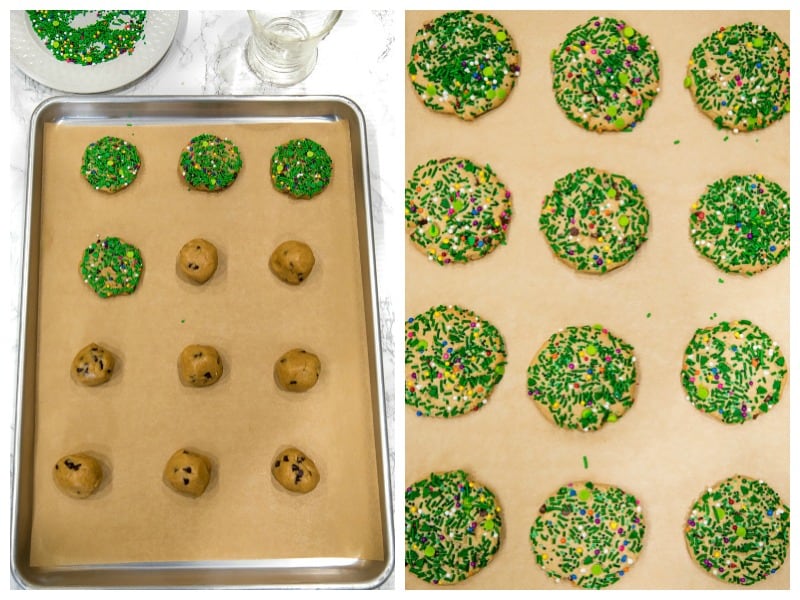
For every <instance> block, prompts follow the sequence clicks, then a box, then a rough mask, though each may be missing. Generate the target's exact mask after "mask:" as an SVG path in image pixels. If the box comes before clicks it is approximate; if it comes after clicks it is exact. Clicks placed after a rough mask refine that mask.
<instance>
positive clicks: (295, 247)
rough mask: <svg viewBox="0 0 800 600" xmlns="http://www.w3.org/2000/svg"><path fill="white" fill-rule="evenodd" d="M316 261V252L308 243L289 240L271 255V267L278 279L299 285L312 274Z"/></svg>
mask: <svg viewBox="0 0 800 600" xmlns="http://www.w3.org/2000/svg"><path fill="white" fill-rule="evenodd" d="M314 262H315V261H314V253H313V252H312V251H311V247H310V246H309V245H308V244H305V243H303V242H298V241H296V240H289V241H287V242H283V243H282V244H281V245H280V246H278V247H277V248H275V250H274V251H273V252H272V256H270V257H269V268H270V269H271V270H272V272H273V273H275V275H276V276H277V277H278V279H280V280H282V281H285V282H286V283H290V284H292V285H299V284H301V283H302V282H303V281H305V280H306V279H307V278H308V276H309V275H310V274H311V269H313V268H314Z"/></svg>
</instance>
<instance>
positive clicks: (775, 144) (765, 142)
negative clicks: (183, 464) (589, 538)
mask: <svg viewBox="0 0 800 600" xmlns="http://www.w3.org/2000/svg"><path fill="white" fill-rule="evenodd" d="M437 14H439V13H435V12H414V13H408V14H407V16H406V49H407V52H406V55H408V49H409V48H410V46H411V43H412V40H413V36H414V32H415V31H416V29H417V28H418V27H419V26H420V25H421V24H422V23H424V22H425V21H427V20H429V19H431V18H433V17H435V16H436V15H437ZM493 14H494V15H495V16H496V17H498V18H499V19H500V20H501V21H502V22H503V24H504V25H505V26H506V27H507V28H508V30H509V31H510V32H511V35H512V36H513V38H514V40H515V41H516V43H517V45H518V48H519V51H520V56H521V67H522V71H521V75H520V78H519V80H518V82H517V85H516V87H515V89H514V91H513V92H512V93H511V95H510V96H509V99H508V100H507V101H506V103H505V104H504V105H503V106H501V107H499V108H498V109H496V110H494V111H492V112H491V113H489V114H487V115H484V116H482V117H480V118H479V119H477V120H476V121H474V122H472V123H464V122H461V121H460V120H459V119H457V118H455V117H452V116H443V115H438V114H435V113H433V112H431V111H430V110H428V109H426V108H425V107H424V106H423V104H422V103H421V102H420V101H419V100H418V99H417V98H415V97H414V92H413V89H412V87H411V85H410V83H409V82H408V81H406V176H407V177H409V176H410V175H411V174H412V173H413V170H414V168H415V167H416V166H417V165H418V164H420V163H422V162H425V161H427V160H428V159H430V158H439V157H444V156H453V155H461V156H464V157H466V158H470V159H472V160H474V161H476V162H482V163H484V164H485V163H489V164H491V166H492V168H493V169H494V170H495V172H496V173H497V174H498V177H499V178H500V179H501V181H503V182H504V183H505V184H506V185H507V186H508V187H509V188H510V189H511V192H512V201H513V203H514V204H513V209H514V214H513V217H512V221H511V224H510V227H509V241H508V245H507V246H504V247H500V248H499V249H497V250H496V251H495V252H494V253H493V254H491V255H489V256H488V257H486V258H483V259H481V260H479V261H477V262H475V263H473V264H467V265H454V266H451V267H449V268H444V267H440V266H439V265H436V264H434V263H429V262H428V260H427V258H426V257H425V256H424V255H423V254H422V253H421V252H419V251H418V250H416V249H415V248H413V247H412V245H411V243H410V242H409V241H408V240H407V241H406V282H407V287H406V313H407V315H415V314H418V313H419V312H422V311H423V310H425V309H427V308H428V307H430V306H432V305H434V304H439V303H443V304H460V305H461V306H465V307H468V308H471V309H472V310H474V311H476V312H477V313H478V314H480V315H481V316H483V317H484V318H486V319H488V320H490V321H491V322H492V323H494V324H495V325H496V326H497V327H498V328H499V329H500V331H501V333H502V334H503V335H504V337H505V340H506V345H507V350H508V365H507V367H506V371H505V376H504V377H503V380H502V381H501V382H500V383H499V384H498V386H497V388H496V390H495V393H494V395H493V396H492V398H491V399H490V400H489V403H488V404H487V405H486V406H485V407H484V408H483V409H481V410H480V411H479V412H477V413H472V414H469V415H466V416H464V417H458V418H455V419H450V420H442V419H431V418H419V417H416V416H414V413H413V411H412V410H410V409H407V410H406V481H407V482H408V483H411V482H413V481H416V480H418V479H420V478H422V477H424V476H426V475H428V474H429V473H430V472H431V471H441V470H449V469H456V468H463V469H465V470H466V471H467V472H469V473H470V474H471V475H472V477H473V478H474V479H476V480H479V481H481V482H482V483H484V484H486V485H487V486H489V487H490V488H492V489H493V490H494V491H495V493H496V495H497V497H498V499H499V502H500V503H501V505H502V507H503V513H504V524H503V525H504V532H503V540H502V546H501V548H500V551H499V552H498V553H497V554H496V555H495V558H494V560H493V561H492V563H490V564H489V566H488V567H487V568H486V569H484V570H483V571H481V572H480V573H478V574H477V575H476V576H474V577H472V578H471V579H469V580H467V581H466V582H464V583H462V584H459V585H458V586H457V587H458V588H459V589H469V588H489V589H491V588H538V589H559V588H560V589H566V588H571V587H572V586H571V585H569V584H568V583H566V582H564V583H562V584H561V585H560V586H559V585H556V584H555V583H554V582H553V581H552V580H549V579H548V578H547V576H546V575H545V573H544V571H543V570H542V569H541V568H540V567H538V566H537V565H536V563H535V559H534V556H533V553H532V551H531V548H530V542H529V539H528V535H529V532H530V527H531V525H532V523H533V522H534V520H535V518H536V516H537V515H538V508H539V506H540V505H541V504H542V502H543V501H544V500H545V498H546V497H547V496H549V495H550V494H551V493H553V492H554V491H556V490H557V489H558V488H559V487H560V486H561V485H563V484H564V483H567V482H569V481H578V480H586V479H591V480H593V481H597V482H603V483H610V484H614V485H617V486H618V487H621V488H623V489H624V490H626V491H628V492H630V493H632V494H634V495H636V496H637V497H638V498H639V499H640V500H641V503H642V507H643V512H644V516H645V519H646V524H647V532H646V536H645V547H644V550H643V553H642V555H641V556H640V559H639V561H638V564H635V565H633V566H632V567H631V569H630V571H629V572H628V573H627V574H626V575H625V576H624V577H623V578H622V579H621V580H620V581H619V582H618V583H617V584H616V585H615V586H614V589H634V588H639V589H641V588H708V589H717V588H718V589H731V588H732V587H733V586H730V585H728V584H725V583H721V582H719V581H717V580H716V579H715V578H714V577H712V576H710V575H709V574H707V573H705V572H704V571H703V570H702V569H701V568H700V567H699V566H697V565H696V564H694V562H693V561H692V560H691V558H690V557H689V554H688V552H687V550H686V546H685V542H684V537H683V526H684V523H685V519H686V516H687V514H688V511H689V509H690V507H691V505H692V504H693V502H694V500H695V499H696V498H697V497H698V496H699V495H700V494H701V493H702V492H703V490H704V489H705V488H706V487H707V486H708V485H710V484H713V483H715V482H717V481H719V480H721V479H724V478H726V477H728V476H730V475H733V474H735V473H741V474H744V475H749V476H752V477H756V478H761V479H764V480H765V481H766V482H767V483H769V484H770V485H771V486H772V487H773V488H774V489H775V490H777V491H778V493H780V495H781V497H782V499H783V501H784V502H785V503H786V504H789V500H790V498H789V389H788V386H787V388H786V389H784V393H783V399H782V401H781V402H780V403H779V404H778V405H777V406H776V407H775V408H773V409H772V410H770V412H769V413H767V414H766V415H762V416H761V417H760V418H759V419H757V420H756V421H751V422H748V423H745V424H743V425H741V426H738V425H725V424H723V423H720V422H718V421H717V420H715V419H713V418H712V417H709V416H707V415H704V414H702V413H700V412H699V411H697V410H696V409H695V408H694V407H693V406H692V405H691V404H690V403H689V402H688V401H687V400H686V399H685V394H684V391H683V388H682V386H681V383H680V378H679V373H680V370H681V362H682V357H683V351H684V349H685V347H686V344H687V343H688V342H689V340H690V338H691V336H692V334H693V333H694V331H695V329H696V328H698V327H705V326H708V325H712V324H715V323H718V322H719V321H721V320H732V319H737V318H749V319H751V320H753V321H754V322H755V323H757V324H759V325H760V326H761V327H763V328H764V329H765V330H766V331H767V332H768V333H769V334H770V335H771V336H772V337H773V339H774V340H775V341H776V342H777V343H778V344H779V345H780V346H781V349H782V351H783V352H784V353H785V354H786V356H787V361H788V360H789V356H788V350H789V264H788V260H787V261H784V262H783V263H782V264H780V265H779V266H777V267H774V268H772V269H770V270H768V271H766V272H764V273H761V274H759V275H757V276H755V277H752V278H747V277H742V276H736V275H729V274H726V273H723V272H722V271H719V270H717V268H716V267H715V266H714V265H713V264H712V263H711V262H709V261H707V260H705V259H703V258H701V257H700V255H699V254H698V253H697V252H696V251H695V250H694V248H693V247H692V244H691V241H690V239H689V225H688V222H689V221H688V219H689V213H690V206H691V204H692V202H693V201H694V200H695V199H697V198H698V197H699V196H700V194H702V193H703V191H704V190H705V186H706V185H707V184H709V183H711V182H713V181H715V180H716V179H719V178H721V177H727V176H730V175H733V174H735V173H754V172H755V173H763V174H764V176H765V177H767V178H770V179H772V180H774V181H776V182H778V183H779V184H780V185H781V186H783V187H784V189H786V190H787V191H788V190H789V118H786V117H785V118H784V119H783V120H782V121H781V122H779V123H776V124H774V125H773V126H772V127H770V128H768V129H766V130H762V131H756V132H751V133H746V134H739V135H738V136H735V135H733V133H731V132H728V131H724V130H723V131H718V130H717V129H716V127H715V126H714V125H713V123H712V122H711V121H710V120H709V119H708V118H707V117H705V116H704V115H703V114H701V113H700V112H699V110H698V109H697V108H696V107H695V106H694V104H693V102H692V99H691V96H690V94H689V93H688V92H687V91H686V90H685V89H684V88H683V78H684V77H685V71H686V64H687V62H688V60H689V56H690V54H691V51H692V49H693V48H694V46H695V45H696V44H697V43H698V42H699V41H700V40H701V39H702V38H703V37H704V36H706V35H708V34H709V33H711V32H712V31H714V30H716V29H718V28H719V27H720V26H727V25H732V24H734V23H739V22H744V21H745V20H752V21H754V22H759V23H763V24H764V25H766V26H767V27H770V28H772V29H773V30H775V31H776V32H777V33H778V34H779V35H780V36H781V38H782V39H783V40H784V41H785V42H787V43H788V42H789V13H788V12H725V13H722V12H719V13H713V12H691V13H687V12H683V13H681V12H611V13H605V14H606V15H607V16H613V17H617V18H624V19H627V20H628V21H629V22H630V24H631V25H632V26H633V27H634V28H636V29H638V30H639V31H641V32H644V33H646V34H648V35H650V38H651V40H652V42H653V44H654V45H655V47H656V49H657V50H658V52H659V55H660V58H661V92H660V94H659V95H658V96H657V97H656V99H655V101H654V103H653V106H652V107H651V108H650V110H649V111H648V112H647V115H646V117H645V120H644V121H643V122H642V123H640V124H639V125H638V126H637V127H636V129H635V131H634V132H633V133H629V134H626V133H622V134H616V133H606V134H602V135H599V134H596V133H593V132H588V131H585V130H583V129H582V128H580V127H578V126H576V125H575V124H573V123H572V122H571V121H569V120H567V118H566V117H565V116H564V114H563V113H562V111H561V109H560V108H559V107H558V105H557V104H556V102H555V99H554V98H553V93H552V89H551V86H552V81H551V75H550V70H549V57H550V52H551V50H552V49H553V48H555V47H556V46H557V45H558V44H559V43H560V42H561V40H562V39H563V38H564V36H565V35H566V33H567V32H568V31H569V30H570V29H572V28H573V27H574V26H576V25H578V24H580V23H583V22H584V21H585V20H586V19H588V18H589V17H591V16H594V15H593V14H591V13H588V12H529V13H512V12H503V11H497V12H494V13H493ZM595 14H596V13H595ZM726 136H727V137H728V139H727V141H723V140H724V138H725V137H726ZM676 141H679V142H680V143H676ZM588 165H594V166H596V167H598V168H601V169H606V170H609V171H612V172H616V173H621V174H623V175H626V176H628V177H629V178H630V179H631V180H632V181H633V182H634V183H636V184H637V185H638V186H639V188H640V190H641V191H642V192H643V194H644V196H645V198H646V201H647V204H648V207H649V209H650V213H651V223H650V233H649V240H648V241H647V242H646V243H645V244H644V245H643V246H642V247H641V248H640V249H639V251H638V253H637V255H636V256H635V257H634V259H633V260H632V262H630V263H629V264H628V265H626V266H624V267H622V268H620V269H618V270H616V271H613V272H611V273H608V274H605V275H602V276H592V275H582V274H577V273H575V272H573V271H572V270H571V269H570V268H569V267H567V266H565V265H564V264H562V263H560V262H559V261H558V260H557V259H556V258H554V256H553V255H552V252H551V250H550V248H549V246H548V245H547V243H546V241H545V239H544V236H543V235H542V234H541V233H540V232H539V230H538V218H539V212H540V209H541V202H542V200H543V199H544V197H545V195H546V194H548V193H549V192H550V191H551V190H552V188H553V183H554V181H555V180H556V179H558V178H559V177H562V176H563V175H565V174H567V173H568V172H570V171H573V170H575V169H578V168H580V167H583V166H588ZM720 279H721V280H723V282H724V283H720V282H719V280H720ZM648 313H649V314H650V315H651V316H650V317H649V318H648V316H647V315H648ZM593 323H602V324H604V325H605V326H606V327H608V328H609V330H610V331H612V333H615V334H617V335H619V336H621V337H623V338H624V339H625V340H627V341H628V342H630V343H631V344H633V346H634V347H635V349H636V356H637V357H638V361H639V362H638V366H639V372H640V388H639V391H638V394H637V400H636V403H635V405H634V406H633V408H631V409H630V411H629V412H628V413H627V415H626V416H625V417H623V418H622V419H621V420H620V421H618V422H617V423H614V424H610V425H607V426H605V427H604V428H603V429H602V430H601V431H599V432H594V433H591V432H590V433H583V432H574V431H573V432H570V431H564V430H560V429H559V428H557V427H555V426H554V425H552V424H551V423H550V422H548V421H547V420H546V419H545V418H544V416H543V415H541V414H540V413H539V409H538V408H537V407H536V406H535V405H534V403H533V402H532V401H531V400H529V399H528V396H527V394H526V370H527V367H528V364H529V363H530V361H531V359H532V358H533V356H534V354H535V352H536V350H537V349H538V348H539V346H540V345H541V344H542V343H543V342H544V341H545V340H546V339H547V338H548V337H549V336H550V335H551V334H552V333H553V332H555V331H557V330H558V329H559V328H561V327H564V326H567V325H573V324H575V325H583V324H593ZM584 456H586V458H587V460H588V464H589V468H588V469H584V466H583V457H584ZM788 586H789V564H788V559H787V562H786V563H785V564H784V566H783V568H782V569H781V570H780V571H778V572H777V573H776V574H774V575H772V576H770V577H769V578H767V579H766V580H765V581H762V582H760V583H758V584H756V585H754V586H753V588H782V589H788ZM406 587H407V588H409V589H416V588H431V587H433V586H429V585H427V584H425V583H424V582H422V581H420V580H419V579H417V578H416V577H415V576H413V575H411V574H410V573H408V571H406Z"/></svg>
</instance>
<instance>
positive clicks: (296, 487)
mask: <svg viewBox="0 0 800 600" xmlns="http://www.w3.org/2000/svg"><path fill="white" fill-rule="evenodd" d="M271 470H272V476H273V477H274V478H275V481H277V482H278V483H280V484H281V485H282V486H283V487H285V488H286V489H287V490H289V491H290V492H297V493H298V494H307V493H308V492H310V491H311V490H313V489H314V488H315V487H317V484H318V483H319V470H318V469H317V465H315V464H314V461H313V460H311V459H310V458H308V456H306V455H305V454H304V453H303V452H301V451H300V450H298V449H297V448H286V449H285V450H282V451H281V452H278V454H277V455H276V456H275V458H274V459H273V460H272V469H271Z"/></svg>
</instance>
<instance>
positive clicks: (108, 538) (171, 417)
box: [31, 121, 383, 566]
mask: <svg viewBox="0 0 800 600" xmlns="http://www.w3.org/2000/svg"><path fill="white" fill-rule="evenodd" d="M203 132H210V133H214V134H216V135H219V136H226V137H229V138H231V139H232V140H233V141H234V142H235V143H236V144H237V145H238V146H239V148H240V150H241V153H242V157H243V160H244V167H243V169H242V171H241V173H240V176H239V179H238V180H237V181H236V182H235V183H234V185H233V186H232V187H231V188H229V189H228V190H226V191H223V192H220V193H204V192H198V191H189V189H188V186H187V185H186V184H185V183H184V182H183V180H182V178H180V176H179V174H178V167H177V165H178V157H179V155H180V152H181V151H182V150H183V148H184V147H185V146H186V144H187V143H188V141H189V140H190V139H191V138H192V137H193V136H195V135H197V134H199V133H203ZM108 134H111V135H117V136H119V137H122V138H125V139H128V140H130V141H131V142H133V143H134V144H136V146H137V147H138V149H139V152H140V154H141V156H142V162H143V166H142V169H141V171H140V173H139V176H138V178H137V179H136V181H135V182H134V183H133V184H132V185H131V186H130V187H129V188H128V189H125V190H123V191H121V192H119V193H117V194H116V195H106V194H104V193H100V192H95V191H94V190H92V189H91V187H90V186H89V185H88V184H87V183H86V181H84V180H83V179H82V177H81V175H80V172H79V170H80V164H81V158H82V155H83V150H84V148H85V147H86V145H87V144H88V143H89V142H91V141H94V140H96V139H99V138H100V137H101V136H103V135H108ZM297 137H311V138H313V139H315V140H316V141H318V142H320V143H321V144H322V145H323V146H324V147H325V148H326V149H327V150H328V152H329V153H330V155H331V157H332V159H333V162H334V175H333V179H332V182H331V184H330V186H329V188H328V189H326V190H325V191H324V192H323V193H322V194H321V195H320V196H317V197H316V198H315V199H313V200H311V201H299V200H294V199H290V198H289V197H288V196H286V195H284V194H280V193H278V192H277V191H275V190H274V188H273V187H272V184H271V182H270V179H269V167H268V165H269V160H270V157H271V155H272V152H273V150H274V148H275V146H277V145H279V144H282V143H284V142H286V141H288V140H289V139H292V138H297ZM44 143H45V149H44V172H43V179H44V184H43V186H44V187H43V192H42V193H43V197H42V202H43V210H42V212H43V215H44V216H43V220H44V222H43V228H42V240H41V247H42V259H41V260H42V262H41V273H42V275H41V304H40V306H41V312H40V314H39V328H40V333H39V357H38V359H39V360H38V377H37V386H38V394H37V408H36V429H37V431H36V457H35V469H36V472H35V483H34V485H35V493H34V498H35V499H34V503H35V505H34V508H33V532H32V543H31V564H32V565H34V566H55V565H68V564H94V563H125V562H132V561H133V562H135V561H154V562H161V561H183V560H230V559H263V558H286V557H360V558H364V559H380V558H381V557H382V556H383V539H382V534H381V525H380V523H381V521H380V504H379V495H378V492H379V490H378V481H377V470H376V464H375V440H374V439H373V437H374V436H373V425H372V423H373V421H372V399H371V394H370V388H369V378H368V362H367V348H366V343H367V342H366V331H365V323H364V306H363V299H362V287H361V285H362V284H361V278H360V254H359V250H358V248H359V240H358V234H357V229H356V212H355V202H354V193H355V192H354V184H353V171H352V161H351V154H350V152H351V148H350V139H349V133H348V129H347V124H346V123H344V122H338V123H324V122H297V123H245V124H232V123H230V122H229V121H228V122H206V123H192V124H184V125H176V126H167V125H156V124H137V123H136V122H134V124H133V126H130V127H128V126H125V125H115V126H99V125H94V126H93V125H80V124H75V123H74V122H72V123H65V124H59V125H52V124H51V125H48V126H47V127H46V132H45V142H44ZM109 235H113V236H118V237H121V238H122V239H124V240H126V241H127V242H129V243H133V244H135V245H137V246H138V247H139V248H140V250H141V252H142V255H143V259H144V263H145V270H144V275H143V278H142V280H141V283H140V285H139V288H138V289H137V290H136V292H135V293H134V294H132V295H130V296H121V297H116V298H110V299H105V300H103V299H100V298H99V297H97V296H96V295H95V294H94V292H92V291H91V290H90V289H89V287H88V286H87V285H85V284H84V283H83V281H82V280H81V277H80V276H79V273H78V263H79V262H80V260H81V256H82V253H83V250H84V248H85V247H87V246H88V245H89V244H90V243H92V242H93V241H95V240H96V238H97V237H98V236H103V237H105V236H109ZM194 237H204V238H206V239H208V240H209V241H211V242H212V243H214V244H215V245H216V246H217V248H218V250H219V254H220V263H221V264H220V267H219V270H218V272H217V273H216V274H215V275H214V277H213V278H212V279H211V280H210V281H209V282H208V283H207V284H205V285H203V286H196V285H192V284H191V283H188V282H187V281H184V280H183V279H181V278H179V277H178V274H177V270H176V258H177V255H178V251H179V250H180V248H181V246H182V245H183V244H184V243H185V242H187V241H189V240H190V239H192V238H194ZM288 239H299V240H303V241H305V242H307V243H308V244H309V245H310V246H311V247H312V249H313V250H314V253H315V255H316V259H317V263H316V266H315V268H314V271H313V272H312V273H311V275H310V277H309V278H308V279H307V280H306V281H305V282H304V283H303V284H302V285H301V286H297V287H294V286H289V285H287V284H285V283H283V282H281V281H279V280H278V279H277V278H276V277H274V276H273V275H272V273H271V272H270V271H269V267H268V259H269V255H270V253H271V252H272V250H273V249H274V248H275V247H276V246H277V245H278V244H279V243H281V242H283V241H284V240H288ZM92 341H94V342H96V343H99V344H103V345H105V346H107V347H108V348H109V349H111V350H112V351H113V352H114V354H116V356H117V357H118V359H119V366H118V367H117V369H116V372H115V374H114V377H113V378H112V379H111V381H110V382H109V383H108V384H107V385H104V386H100V387H98V388H84V387H81V386H79V385H77V384H75V383H73V381H72V380H71V379H70V376H69V366H70V363H71V361H72V358H73V356H74V355H75V353H76V352H77V351H78V350H79V349H80V348H82V347H83V346H84V345H86V344H88V343H90V342H92ZM192 343H202V344H210V345H213V346H215V347H216V348H217V349H218V350H219V352H220V354H221V355H222V359H223V364H224V374H223V377H222V378H221V380H220V381H219V382H217V383H216V384H215V385H213V386H211V387H209V388H204V389H195V388H188V387H184V386H183V385H181V383H180V382H179V380H178V373H177V360H178V354H179V353H180V352H181V350H182V349H183V348H184V347H185V346H187V345H189V344H192ZM295 347H301V348H305V349H307V350H310V351H312V352H315V353H316V354H317V355H318V356H319V357H320V360H321V363H322V373H321V376H320V379H319V382H318V384H317V385H316V386H315V387H314V388H312V389H311V390H309V391H308V392H306V393H303V394H293V393H290V392H283V391H280V390H279V389H278V388H277V386H276V384H275V382H274V379H273V373H272V371H273V364H274V362H275V360H276V359H277V358H278V357H279V356H280V355H281V354H282V353H283V352H285V351H286V350H289V349H291V348H295ZM287 446H297V447H298V448H300V449H301V450H303V451H305V452H306V453H307V454H308V455H309V456H310V457H311V458H312V459H313V460H314V461H315V462H316V464H317V467H318V469H319V471H320V473H321V482H320V484H319V486H318V487H317V488H316V489H315V490H314V491H313V492H312V493H310V494H307V495H297V494H291V493H289V492H287V491H286V490H284V489H283V488H282V487H280V486H279V485H278V484H277V483H276V482H274V480H273V478H272V476H271V474H270V463H271V460H272V458H273V457H274V456H275V455H276V454H277V453H278V452H279V451H280V450H282V449H283V448H285V447H287ZM181 447H189V448H194V449H196V450H199V451H202V452H204V453H207V454H208V455H210V456H211V457H212V460H213V462H214V468H213V473H212V480H211V483H210V485H209V488H208V490H207V491H206V493H205V494H204V495H203V496H201V497H200V498H197V499H191V498H187V497H183V496H181V495H178V494H176V493H175V492H173V491H172V490H171V489H169V488H167V487H166V486H165V484H164V483H163V482H162V479H161V475H162V470H163V468H164V465H165V464H166V461H167V459H168V458H169V457H170V456H171V455H172V453H173V452H174V451H176V450H178V449H179V448H181ZM82 450H88V451H91V452H93V453H95V454H96V455H97V456H99V457H101V458H103V459H104V461H105V462H106V463H107V464H108V466H109V467H110V471H111V472H110V481H109V482H108V483H106V484H105V485H104V487H103V488H102V489H101V490H100V491H99V492H98V493H97V494H96V495H95V496H93V497H91V498H89V499H87V500H83V501H76V500H73V499H70V498H68V497H66V496H64V495H62V494H61V492H59V491H58V490H57V489H56V487H55V485H54V484H53V481H52V476H51V469H52V466H53V465H54V464H55V461H56V460H58V458H60V457H61V456H62V455H64V454H67V453H69V452H76V451H82Z"/></svg>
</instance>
